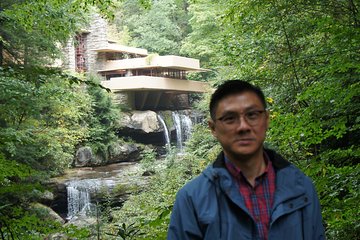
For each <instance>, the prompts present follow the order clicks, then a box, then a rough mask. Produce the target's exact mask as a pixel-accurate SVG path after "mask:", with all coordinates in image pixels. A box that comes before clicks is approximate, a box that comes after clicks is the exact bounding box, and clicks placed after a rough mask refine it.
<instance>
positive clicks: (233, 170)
mask: <svg viewBox="0 0 360 240" xmlns="http://www.w3.org/2000/svg"><path fill="white" fill-rule="evenodd" d="M264 159H265V161H266V163H267V166H266V169H265V172H264V173H263V174H262V175H260V176H258V177H257V178H256V179H255V186H254V187H252V186H251V185H250V183H249V182H248V181H247V180H246V178H245V177H244V175H243V174H242V172H241V170H240V169H239V168H237V167H236V166H235V165H234V164H233V163H231V162H230V160H229V159H227V158H226V157H225V164H226V168H227V169H228V171H229V172H230V174H231V175H232V176H233V177H234V179H235V180H236V182H237V183H238V187H239V192H240V195H241V196H242V197H243V199H244V202H245V205H246V207H247V209H248V210H249V212H250V214H251V216H252V217H253V218H254V220H255V223H256V226H257V237H258V238H257V239H265V240H267V239H268V231H269V223H270V214H271V207H272V204H273V199H274V193H275V170H274V167H273V166H272V163H271V161H269V160H268V157H267V156H266V154H264Z"/></svg>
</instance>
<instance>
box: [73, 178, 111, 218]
mask: <svg viewBox="0 0 360 240" xmlns="http://www.w3.org/2000/svg"><path fill="white" fill-rule="evenodd" d="M114 185H115V183H114V181H113V180H98V179H84V180H73V181H70V182H68V183H67V184H66V191H67V202H68V214H67V217H66V218H67V219H68V220H71V219H73V218H74V217H78V216H91V215H92V214H93V213H94V212H95V211H96V205H95V204H94V203H92V202H91V194H93V193H96V192H97V191H98V190H100V189H101V188H103V187H105V188H108V189H112V188H113V187H114Z"/></svg>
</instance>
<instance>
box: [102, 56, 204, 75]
mask: <svg viewBox="0 0 360 240" xmlns="http://www.w3.org/2000/svg"><path fill="white" fill-rule="evenodd" d="M147 68H171V69H177V70H184V71H208V70H207V69H202V68H200V62H199V60H198V59H194V58H186V57H180V56H174V55H168V56H148V57H144V58H131V59H122V60H112V61H107V62H106V63H105V68H104V69H101V70H99V72H106V71H114V70H130V69H147Z"/></svg>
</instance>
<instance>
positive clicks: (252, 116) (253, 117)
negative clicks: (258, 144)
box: [216, 110, 266, 127]
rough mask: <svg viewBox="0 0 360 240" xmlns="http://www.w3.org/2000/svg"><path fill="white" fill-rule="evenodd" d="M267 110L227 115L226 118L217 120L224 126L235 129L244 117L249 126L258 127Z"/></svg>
mask: <svg viewBox="0 0 360 240" xmlns="http://www.w3.org/2000/svg"><path fill="white" fill-rule="evenodd" d="M264 112H266V111H265V110H253V111H249V112H246V113H242V114H241V113H240V114H237V113H226V114H225V115H224V116H222V117H219V118H217V119H216V120H218V121H220V122H221V123H222V124H224V126H227V127H233V126H236V125H238V124H239V123H240V118H241V116H243V117H244V119H245V121H246V122H247V124H249V125H250V126H252V127H253V126H256V125H258V124H259V123H260V122H261V121H262V119H263V113H264Z"/></svg>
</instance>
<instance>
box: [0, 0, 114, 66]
mask: <svg viewBox="0 0 360 240" xmlns="http://www.w3.org/2000/svg"><path fill="white" fill-rule="evenodd" d="M115 6H116V2H114V1H110V0H106V1H87V0H79V1H78V0H74V1H67V2H64V1H59V0H51V1H45V0H41V1H13V0H5V1H1V3H0V23H1V26H2V27H1V29H0V50H1V51H0V66H1V65H3V64H21V65H37V66H41V65H42V64H48V63H49V62H51V60H54V59H56V58H57V57H58V56H59V53H60V52H59V43H64V42H65V41H67V40H68V39H69V36H70V35H72V34H74V33H75V31H78V30H79V29H80V28H81V27H82V24H83V23H84V22H86V14H84V13H89V12H90V11H92V10H93V7H97V9H99V11H100V12H101V13H103V14H105V16H108V17H111V16H112V13H113V12H112V11H111V10H113V8H114V7H115Z"/></svg>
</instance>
